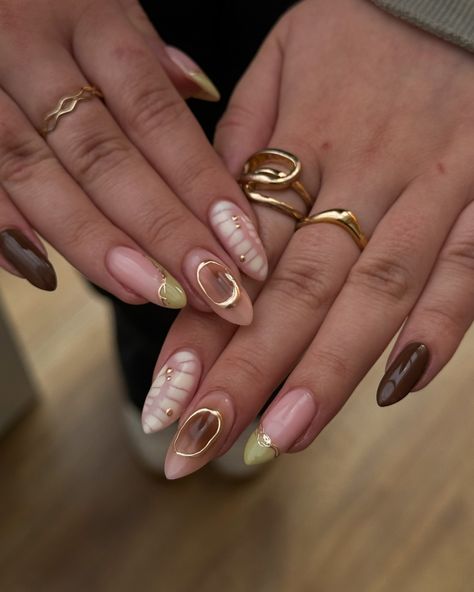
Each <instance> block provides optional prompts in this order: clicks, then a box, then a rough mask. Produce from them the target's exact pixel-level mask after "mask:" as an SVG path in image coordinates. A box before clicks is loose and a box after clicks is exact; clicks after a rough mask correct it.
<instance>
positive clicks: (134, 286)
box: [106, 247, 186, 308]
mask: <svg viewBox="0 0 474 592" xmlns="http://www.w3.org/2000/svg"><path fill="white" fill-rule="evenodd" d="M106 265H107V269H108V270H109V272H110V273H111V274H112V275H113V276H114V278H115V279H116V280H117V281H118V282H120V283H121V284H123V285H124V286H126V287H128V288H129V289H130V290H132V291H133V292H135V293H136V294H138V295H139V296H142V297H143V298H146V299H147V300H148V301H149V302H154V303H155V304H158V306H164V307H165V308H184V307H185V306H186V293H185V291H184V290H183V288H182V286H181V285H180V283H179V282H178V281H177V280H176V279H175V278H174V277H173V276H172V275H171V274H170V273H169V272H168V271H166V269H165V268H164V267H162V266H161V265H160V264H159V263H157V262H156V261H153V260H152V259H149V258H148V257H146V256H145V255H142V253H139V252H138V251H135V250H134V249H130V248H129V247H114V248H113V249H111V250H110V251H109V252H108V253H107V257H106Z"/></svg>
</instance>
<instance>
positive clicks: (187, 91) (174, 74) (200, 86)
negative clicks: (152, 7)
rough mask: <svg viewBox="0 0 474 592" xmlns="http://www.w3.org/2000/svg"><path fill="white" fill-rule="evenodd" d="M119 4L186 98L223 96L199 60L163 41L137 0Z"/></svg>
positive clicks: (123, 0) (207, 99) (212, 99)
mask: <svg viewBox="0 0 474 592" xmlns="http://www.w3.org/2000/svg"><path fill="white" fill-rule="evenodd" d="M120 4H121V6H122V8H123V10H124V12H125V14H126V16H127V17H128V19H129V21H130V23H131V24H132V25H133V26H134V27H135V28H136V29H137V31H139V32H140V33H141V34H142V35H143V37H144V39H145V40H146V41H147V43H148V44H149V45H150V47H151V49H152V50H153V52H154V53H155V54H156V56H157V58H158V59H159V61H160V63H161V65H162V66H163V69H164V70H165V72H166V73H167V74H168V76H169V78H170V80H171V81H172V83H173V84H174V86H175V87H176V89H177V90H178V92H179V93H180V95H181V96H182V97H183V98H185V99H187V98H190V97H193V98H195V99H201V100H203V101H211V102H215V101H218V100H219V99H220V94H219V91H218V90H217V88H216V87H215V86H214V84H213V82H212V81H211V79H210V78H209V77H208V76H207V75H206V74H205V73H204V72H203V71H202V69H201V68H200V67H199V66H198V65H197V64H196V62H194V60H192V59H191V58H190V57H189V56H188V55H187V54H185V53H184V52H183V51H181V50H180V49H178V48H176V47H171V46H167V45H166V44H165V43H164V42H163V40H162V39H161V37H160V36H159V35H158V33H157V31H156V29H155V27H154V26H153V25H152V24H151V22H150V20H149V18H148V17H147V15H146V13H145V11H144V10H143V8H142V7H141V6H140V4H139V2H138V1H137V0H120Z"/></svg>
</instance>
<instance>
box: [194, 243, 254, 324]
mask: <svg viewBox="0 0 474 592" xmlns="http://www.w3.org/2000/svg"><path fill="white" fill-rule="evenodd" d="M183 269H184V273H185V274H186V277H187V278H188V280H189V282H190V283H192V284H193V285H194V286H196V289H197V290H198V291H199V293H200V294H201V296H202V297H203V298H204V300H205V301H206V302H207V303H208V304H209V306H210V307H211V308H212V310H213V311H214V312H215V313H217V314H218V315H219V316H220V317H222V318H223V319H225V320H227V321H229V322H230V323H234V324H236V325H249V324H250V323H251V322H252V317H253V307H252V302H251V300H250V298H249V296H248V294H247V292H246V291H245V289H244V288H243V286H242V285H241V284H240V282H239V280H238V279H237V278H236V277H235V276H234V274H233V273H232V272H231V270H230V269H229V268H228V267H227V266H226V265H225V264H224V263H222V261H220V260H219V259H218V258H217V257H215V256H214V255H213V254H212V253H210V252H209V251H206V250H204V249H193V250H192V251H190V252H189V253H188V254H187V255H186V257H185V260H184V264H183Z"/></svg>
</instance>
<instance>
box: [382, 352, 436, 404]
mask: <svg viewBox="0 0 474 592" xmlns="http://www.w3.org/2000/svg"><path fill="white" fill-rule="evenodd" d="M429 360H430V352H429V349H428V348H427V347H426V345H425V344H424V343H410V344H409V345H407V346H406V347H405V349H403V350H402V351H401V352H400V353H399V354H398V356H397V357H396V358H395V360H394V361H393V362H392V364H390V367H389V368H388V370H387V371H386V372H385V375H384V377H383V378H382V380H381V381H380V385H379V388H378V389H377V403H378V404H379V405H380V407H386V406H388V405H393V404H394V403H397V402H398V401H401V400H402V399H404V398H405V397H406V396H407V395H408V394H409V393H410V391H412V390H413V388H414V387H415V386H416V384H417V382H419V380H420V378H421V377H422V375H423V374H424V372H425V370H426V368H427V366H428V364H429Z"/></svg>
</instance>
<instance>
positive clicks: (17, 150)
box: [0, 130, 54, 183]
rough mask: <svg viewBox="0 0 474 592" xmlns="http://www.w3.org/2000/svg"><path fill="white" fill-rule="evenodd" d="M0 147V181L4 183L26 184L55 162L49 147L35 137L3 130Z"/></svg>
mask: <svg viewBox="0 0 474 592" xmlns="http://www.w3.org/2000/svg"><path fill="white" fill-rule="evenodd" d="M0 145H1V150H0V180H1V181H2V182H4V183H24V182H26V181H28V180H29V179H31V177H32V176H34V175H35V176H36V175H37V174H38V173H39V171H40V169H41V167H42V166H43V165H44V164H45V163H48V162H52V161H53V160H54V158H53V155H52V153H51V152H50V151H49V149H48V148H47V146H46V145H45V144H44V145H42V144H41V143H40V142H39V141H38V139H37V138H36V137H34V136H29V135H22V134H17V133H15V132H13V131H10V132H9V131H5V130H3V133H1V134H0Z"/></svg>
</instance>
